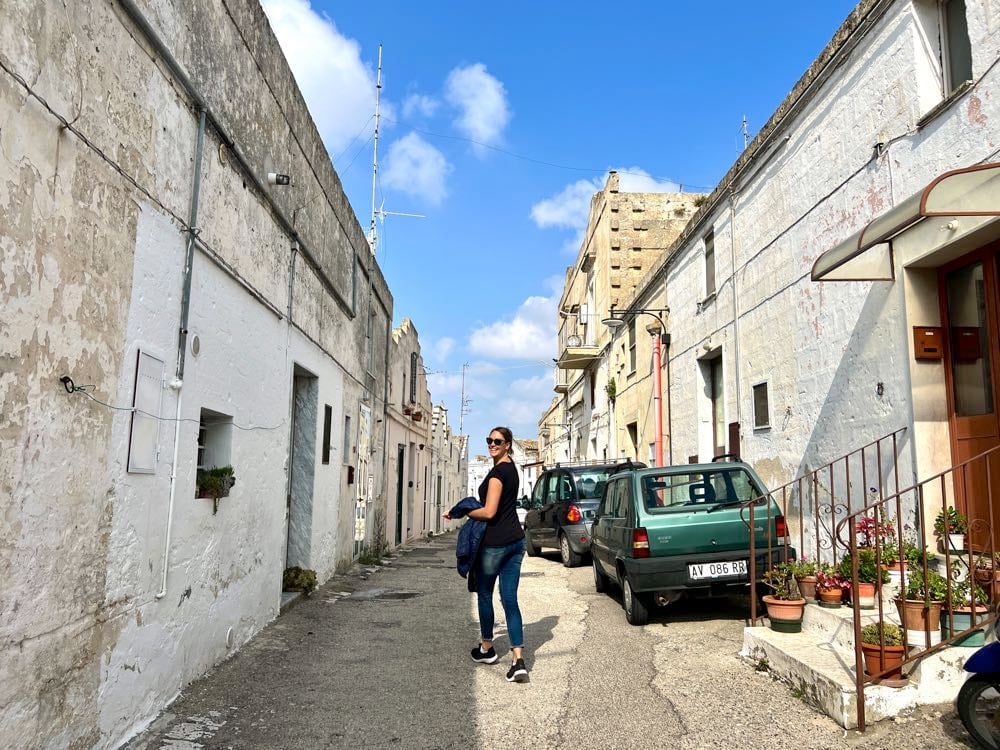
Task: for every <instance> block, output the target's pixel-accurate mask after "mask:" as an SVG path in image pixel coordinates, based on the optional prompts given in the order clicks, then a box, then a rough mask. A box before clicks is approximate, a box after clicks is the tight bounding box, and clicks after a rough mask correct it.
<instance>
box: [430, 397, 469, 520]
mask: <svg viewBox="0 0 1000 750" xmlns="http://www.w3.org/2000/svg"><path fill="white" fill-rule="evenodd" d="M431 444H432V447H433V453H432V465H431V477H432V482H433V486H432V498H433V499H432V501H431V502H432V505H431V511H430V517H431V521H432V522H431V528H430V529H429V531H433V532H434V533H435V534H438V533H441V532H442V531H450V530H451V529H454V528H457V527H458V526H459V524H460V523H461V522H460V521H446V520H444V518H442V515H443V514H444V513H445V512H447V510H448V509H449V508H451V507H453V506H454V505H455V503H457V502H458V501H459V500H461V499H462V498H463V497H465V486H466V474H467V471H468V466H467V463H468V462H467V457H466V447H467V445H468V439H467V438H466V436H464V435H456V434H455V433H454V432H452V429H451V425H449V424H448V409H447V407H446V406H445V405H444V404H443V403H442V404H437V405H436V406H435V407H434V410H433V416H432V418H431Z"/></svg>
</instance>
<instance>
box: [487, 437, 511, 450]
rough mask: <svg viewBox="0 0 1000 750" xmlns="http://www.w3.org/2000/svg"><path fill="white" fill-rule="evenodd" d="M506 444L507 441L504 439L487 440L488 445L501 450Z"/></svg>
mask: <svg viewBox="0 0 1000 750" xmlns="http://www.w3.org/2000/svg"><path fill="white" fill-rule="evenodd" d="M506 442H507V441H506V440H504V439H503V438H486V444H487V445H492V446H494V447H495V448H499V447H500V446H501V445H503V444H504V443H506Z"/></svg>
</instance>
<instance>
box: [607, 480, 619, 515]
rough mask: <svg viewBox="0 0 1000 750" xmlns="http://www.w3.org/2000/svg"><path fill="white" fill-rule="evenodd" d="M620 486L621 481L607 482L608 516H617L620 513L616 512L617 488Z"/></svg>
mask: <svg viewBox="0 0 1000 750" xmlns="http://www.w3.org/2000/svg"><path fill="white" fill-rule="evenodd" d="M620 486H621V482H611V483H609V484H608V491H607V505H608V516H609V517H610V518H618V517H619V516H620V515H621V514H620V513H619V512H618V488H619V487H620Z"/></svg>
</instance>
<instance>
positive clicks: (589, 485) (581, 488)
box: [573, 469, 608, 500]
mask: <svg viewBox="0 0 1000 750" xmlns="http://www.w3.org/2000/svg"><path fill="white" fill-rule="evenodd" d="M607 480H608V470H607V469H588V470H586V471H579V472H574V473H573V481H574V482H576V493H577V497H578V498H579V499H580V500H599V499H600V498H601V493H602V492H603V491H604V485H605V484H606V483H607Z"/></svg>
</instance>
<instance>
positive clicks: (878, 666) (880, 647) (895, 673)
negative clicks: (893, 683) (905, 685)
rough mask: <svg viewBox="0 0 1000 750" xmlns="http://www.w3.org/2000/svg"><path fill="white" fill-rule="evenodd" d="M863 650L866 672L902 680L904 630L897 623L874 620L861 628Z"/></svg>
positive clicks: (883, 677) (889, 678) (885, 678)
mask: <svg viewBox="0 0 1000 750" xmlns="http://www.w3.org/2000/svg"><path fill="white" fill-rule="evenodd" d="M861 651H862V653H863V654H864V657H865V674H869V675H880V674H882V672H886V671H887V670H889V671H888V673H887V674H885V675H883V676H882V677H881V679H884V680H902V679H904V678H903V672H902V668H901V665H902V663H903V655H904V648H903V631H902V630H900V627H899V626H898V625H896V624H895V623H891V622H872V623H869V624H868V625H865V626H864V627H863V628H861Z"/></svg>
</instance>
